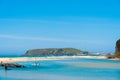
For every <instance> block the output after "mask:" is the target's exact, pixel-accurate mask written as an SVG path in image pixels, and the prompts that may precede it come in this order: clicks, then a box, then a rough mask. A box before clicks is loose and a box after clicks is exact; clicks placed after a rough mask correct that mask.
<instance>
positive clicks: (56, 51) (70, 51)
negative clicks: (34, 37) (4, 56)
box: [22, 48, 89, 56]
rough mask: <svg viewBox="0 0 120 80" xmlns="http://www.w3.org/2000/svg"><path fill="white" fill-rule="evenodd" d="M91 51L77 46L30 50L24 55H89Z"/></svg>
mask: <svg viewBox="0 0 120 80" xmlns="http://www.w3.org/2000/svg"><path fill="white" fill-rule="evenodd" d="M88 54H89V52H86V51H81V50H78V49H75V48H48V49H33V50H28V51H27V52H26V53H25V54H24V55H22V56H81V55H88Z"/></svg>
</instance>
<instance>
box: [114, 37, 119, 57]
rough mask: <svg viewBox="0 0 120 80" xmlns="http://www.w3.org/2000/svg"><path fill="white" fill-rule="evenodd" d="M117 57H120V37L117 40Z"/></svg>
mask: <svg viewBox="0 0 120 80" xmlns="http://www.w3.org/2000/svg"><path fill="white" fill-rule="evenodd" d="M115 57H116V58H120V39H119V40H117V42H116V50H115Z"/></svg>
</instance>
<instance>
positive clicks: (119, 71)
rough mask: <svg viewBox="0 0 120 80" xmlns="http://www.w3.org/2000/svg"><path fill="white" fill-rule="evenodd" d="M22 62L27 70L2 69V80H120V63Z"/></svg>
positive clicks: (107, 61)
mask: <svg viewBox="0 0 120 80" xmlns="http://www.w3.org/2000/svg"><path fill="white" fill-rule="evenodd" d="M33 63H34V62H20V63H19V64H22V65H25V66H27V68H21V69H20V68H11V69H10V70H8V71H5V70H4V68H3V67H0V80H120V77H119V75H120V61H115V60H99V59H69V60H50V61H39V63H40V66H32V64H33Z"/></svg>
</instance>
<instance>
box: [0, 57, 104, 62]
mask: <svg viewBox="0 0 120 80" xmlns="http://www.w3.org/2000/svg"><path fill="white" fill-rule="evenodd" d="M74 58H90V59H106V57H105V56H59V57H15V58H10V57H4V58H0V62H3V63H11V62H25V61H39V60H41V61H42V60H63V59H74Z"/></svg>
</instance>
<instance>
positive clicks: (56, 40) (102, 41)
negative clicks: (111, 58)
mask: <svg viewBox="0 0 120 80" xmlns="http://www.w3.org/2000/svg"><path fill="white" fill-rule="evenodd" d="M0 38H2V39H14V40H33V41H49V42H67V43H79V44H104V43H105V42H106V41H104V40H94V39H93V40H89V39H85V40H84V39H71V38H69V39H68V38H50V37H31V36H16V35H6V34H0Z"/></svg>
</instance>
